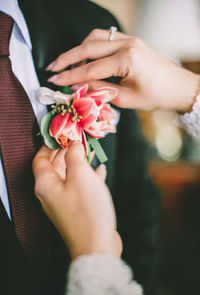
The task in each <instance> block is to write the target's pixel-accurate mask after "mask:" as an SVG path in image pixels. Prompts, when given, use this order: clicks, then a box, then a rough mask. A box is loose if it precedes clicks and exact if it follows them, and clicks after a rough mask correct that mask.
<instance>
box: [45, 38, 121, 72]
mask: <svg viewBox="0 0 200 295" xmlns="http://www.w3.org/2000/svg"><path fill="white" fill-rule="evenodd" d="M123 45H124V41H122V40H119V41H112V42H110V41H105V40H103V41H102V40H94V41H90V42H87V43H86V42H84V43H83V44H81V45H80V46H77V47H75V48H72V49H71V50H69V51H67V52H65V53H63V54H61V55H60V56H59V57H58V58H57V59H56V60H55V61H54V62H53V65H52V64H51V69H50V70H51V71H52V72H58V71H61V70H63V69H65V68H66V67H68V66H70V65H73V64H77V63H80V62H82V61H84V60H86V59H99V58H103V57H105V56H108V55H112V54H114V53H115V52H116V51H118V50H119V49H120V48H121V47H122V46H123Z"/></svg>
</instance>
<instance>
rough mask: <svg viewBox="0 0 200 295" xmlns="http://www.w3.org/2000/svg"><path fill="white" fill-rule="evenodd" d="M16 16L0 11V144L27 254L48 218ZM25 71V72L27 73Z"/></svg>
mask: <svg viewBox="0 0 200 295" xmlns="http://www.w3.org/2000/svg"><path fill="white" fill-rule="evenodd" d="M12 28H13V19H12V18H11V17H10V16H8V15H7V14H4V13H2V12H0V110H1V118H0V147H1V157H2V160H3V166H4V172H5V176H6V181H7V188H8V194H9V203H10V207H11V215H12V221H13V224H14V227H15V231H16V234H17V237H18V239H19V241H20V243H21V245H22V247H23V249H24V251H25V253H26V254H27V255H28V256H34V255H32V254H33V253H32V252H34V251H37V249H38V248H39V247H40V245H42V242H41V239H44V236H43V237H42V235H43V234H42V232H43V231H45V228H44V226H45V223H46V218H45V216H44V214H43V212H42V210H41V207H40V205H39V202H38V201H37V200H36V198H35V196H34V194H33V179H32V173H31V161H32V158H33V155H34V154H35V152H36V150H37V149H38V147H39V145H38V144H36V142H35V140H37V141H38V139H37V135H36V133H37V130H36V128H35V127H36V126H37V123H36V119H35V116H34V113H33V109H32V106H31V104H30V101H29V99H28V96H27V94H26V92H25V90H24V89H23V87H22V85H21V84H20V82H19V81H18V80H17V78H16V77H15V75H14V74H13V72H12V68H11V62H10V58H9V43H10V37H11V32H12ZM25 74H26V73H25Z"/></svg>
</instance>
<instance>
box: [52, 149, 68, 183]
mask: <svg viewBox="0 0 200 295" xmlns="http://www.w3.org/2000/svg"><path fill="white" fill-rule="evenodd" d="M66 152H67V149H61V150H59V152H58V153H57V154H56V156H55V157H54V159H53V161H52V164H53V166H54V168H55V171H56V172H57V173H58V175H59V176H60V177H61V178H62V179H65V178H66V163H65V154H66Z"/></svg>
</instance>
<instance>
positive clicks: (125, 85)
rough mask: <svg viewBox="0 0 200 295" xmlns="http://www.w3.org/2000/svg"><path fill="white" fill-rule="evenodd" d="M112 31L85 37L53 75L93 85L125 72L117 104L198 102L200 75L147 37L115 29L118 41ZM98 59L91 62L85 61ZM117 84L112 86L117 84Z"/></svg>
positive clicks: (148, 106) (179, 106)
mask: <svg viewBox="0 0 200 295" xmlns="http://www.w3.org/2000/svg"><path fill="white" fill-rule="evenodd" d="M109 34H110V33H109V31H108V30H99V29H96V30H94V31H92V32H91V33H90V35H89V36H88V37H87V38H86V40H85V41H84V42H83V43H82V44H81V45H80V46H78V47H75V48H73V49H71V50H69V51H67V52H65V53H63V54H61V55H60V56H59V57H58V58H57V59H56V60H55V61H54V62H53V63H51V64H50V65H49V66H48V67H47V70H51V71H53V72H58V71H61V70H63V69H65V68H66V67H68V66H70V65H73V64H76V65H77V64H78V66H77V67H76V68H74V69H71V70H68V71H64V72H61V73H59V74H57V75H54V76H53V77H51V78H50V79H49V81H50V82H53V83H54V84H56V85H71V84H78V83H83V82H87V83H89V85H90V87H91V88H98V87H102V86H105V85H107V83H106V82H103V81H97V80H101V79H105V78H109V77H111V76H120V77H122V80H121V82H120V86H118V90H119V96H118V97H117V98H116V99H114V100H113V103H114V104H116V105H117V106H119V107H122V108H133V109H142V110H152V109H156V108H163V109H175V110H178V111H188V110H190V109H191V106H192V105H193V103H194V97H195V95H196V91H197V89H198V85H199V80H200V77H199V76H198V75H196V74H194V73H192V72H190V71H187V70H185V69H183V68H181V67H179V66H177V65H176V64H174V63H172V62H170V61H169V60H168V59H166V58H164V57H162V56H160V55H159V54H157V53H156V52H155V51H154V50H153V49H152V48H150V47H149V46H147V45H146V44H145V43H144V42H143V41H142V40H140V39H138V38H135V37H130V36H127V35H124V34H122V33H119V32H116V33H115V35H114V40H113V41H108V39H109ZM87 59H91V60H93V61H92V62H90V63H89V64H85V63H84V62H83V61H85V60H87ZM112 86H113V85H112Z"/></svg>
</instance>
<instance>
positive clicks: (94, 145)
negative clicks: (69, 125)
mask: <svg viewBox="0 0 200 295" xmlns="http://www.w3.org/2000/svg"><path fill="white" fill-rule="evenodd" d="M87 140H88V142H89V144H90V146H91V147H92V149H93V150H94V151H95V153H96V156H97V158H98V159H99V162H100V163H101V164H103V163H105V162H106V161H108V158H107V156H106V154H105V152H104V150H103V148H102V146H101V145H100V143H99V141H98V139H96V138H94V137H92V136H90V135H88V134H87Z"/></svg>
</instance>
